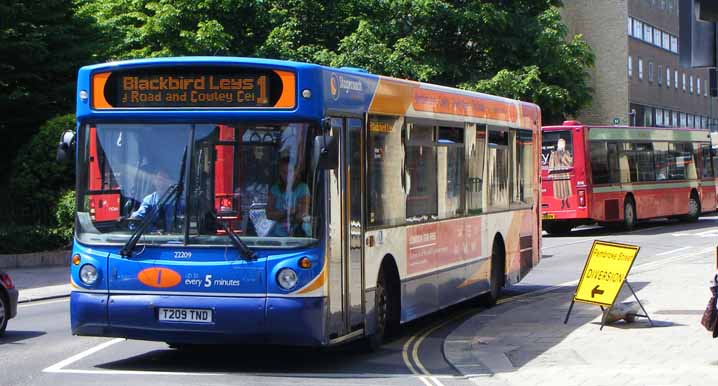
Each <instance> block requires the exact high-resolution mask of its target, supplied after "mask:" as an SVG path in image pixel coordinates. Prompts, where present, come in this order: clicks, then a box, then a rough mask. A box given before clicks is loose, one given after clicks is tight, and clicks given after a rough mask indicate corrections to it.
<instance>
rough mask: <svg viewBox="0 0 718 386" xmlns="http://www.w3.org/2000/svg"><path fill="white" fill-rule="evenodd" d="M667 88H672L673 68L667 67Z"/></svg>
mask: <svg viewBox="0 0 718 386" xmlns="http://www.w3.org/2000/svg"><path fill="white" fill-rule="evenodd" d="M666 87H668V88H670V87H671V68H670V67H668V66H666Z"/></svg>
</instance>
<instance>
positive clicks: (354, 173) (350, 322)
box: [328, 118, 364, 339]
mask: <svg viewBox="0 0 718 386" xmlns="http://www.w3.org/2000/svg"><path fill="white" fill-rule="evenodd" d="M331 125H332V131H333V132H334V133H335V135H336V133H339V139H340V141H339V143H340V151H339V170H338V179H336V180H335V182H336V183H334V184H330V185H332V187H331V188H330V190H331V192H330V207H331V209H330V212H333V213H332V214H331V216H330V217H329V221H330V224H329V228H330V236H329V237H330V240H329V241H328V242H329V243H330V248H329V250H330V251H331V252H330V256H328V258H329V259H330V266H329V298H330V300H329V303H330V314H331V315H330V321H329V333H330V338H331V339H334V338H338V337H341V336H344V335H347V334H350V333H352V332H354V331H359V330H361V329H362V328H363V326H364V310H363V304H364V302H363V295H364V284H363V283H364V268H363V267H364V264H363V263H364V248H363V246H364V243H363V240H364V225H363V224H364V218H363V213H364V208H363V202H364V197H363V194H364V192H363V188H362V187H363V185H364V184H363V183H364V180H363V177H362V176H363V164H364V159H363V155H364V150H363V146H364V130H363V129H364V125H363V120H361V119H357V118H332V119H331ZM334 209H336V210H338V211H339V213H336V211H335V210H334ZM331 229H339V232H332V231H331ZM332 237H334V238H336V237H338V238H339V240H336V239H335V240H331V239H332ZM332 244H334V246H332Z"/></svg>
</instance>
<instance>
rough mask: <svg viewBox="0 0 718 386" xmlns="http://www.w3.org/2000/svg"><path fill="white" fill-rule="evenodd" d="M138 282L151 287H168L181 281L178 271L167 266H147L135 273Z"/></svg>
mask: <svg viewBox="0 0 718 386" xmlns="http://www.w3.org/2000/svg"><path fill="white" fill-rule="evenodd" d="M137 280H139V281H140V283H142V284H144V285H146V286H148V287H153V288H170V287H174V286H176V285H177V284H179V283H180V282H181V281H182V277H180V275H179V273H177V272H175V271H173V270H171V269H169V268H157V267H153V268H147V269H143V270H142V271H140V272H139V273H138V274H137Z"/></svg>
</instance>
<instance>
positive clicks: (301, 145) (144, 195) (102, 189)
mask: <svg viewBox="0 0 718 386" xmlns="http://www.w3.org/2000/svg"><path fill="white" fill-rule="evenodd" d="M309 132H310V126H309V125H308V124H304V123H292V124H277V125H254V124H252V125H247V124H195V125H191V124H188V125H97V127H90V128H88V130H87V138H86V140H85V143H86V144H87V146H86V147H85V148H86V151H85V157H84V158H85V160H86V163H85V165H84V166H83V167H81V168H80V169H81V170H83V171H86V173H83V175H82V176H81V180H84V182H82V183H81V186H87V189H86V190H84V189H83V191H82V192H80V193H81V195H82V201H81V202H84V209H82V208H81V209H82V210H80V211H78V220H79V221H78V223H79V227H78V238H79V239H80V240H81V241H86V242H93V241H94V242H100V243H113V242H123V241H124V240H126V239H127V238H128V237H129V235H130V234H131V233H132V231H133V229H134V227H136V225H135V224H136V223H137V222H138V221H139V220H141V219H143V218H145V216H147V215H149V214H150V213H152V205H153V204H156V203H157V201H158V198H159V197H160V196H161V195H162V194H163V192H165V191H166V190H167V188H168V187H169V186H171V185H173V184H180V185H181V192H180V193H179V194H178V195H177V197H176V198H175V199H172V200H170V201H169V202H168V203H167V204H165V205H163V208H159V210H158V211H157V214H156V215H155V217H156V219H155V220H154V223H153V225H152V226H151V227H150V228H149V231H148V232H147V233H146V235H144V236H143V239H142V240H140V243H144V244H147V243H158V244H166V243H187V244H203V245H228V244H230V238H228V237H227V232H233V233H235V234H236V235H237V236H239V237H241V238H242V240H244V241H245V242H246V243H247V244H248V245H249V246H253V245H266V246H296V245H301V244H304V243H307V242H311V241H313V240H315V239H316V237H317V236H316V233H317V230H318V229H319V227H318V221H317V218H318V213H317V208H318V205H316V204H315V202H316V201H317V200H318V193H317V192H319V189H318V184H317V183H315V182H318V181H319V179H318V178H316V176H315V173H314V170H315V168H314V166H313V165H310V164H309V162H308V161H307V160H309V159H310V157H309V155H310V154H312V152H311V149H310V148H309V147H310V146H311V144H312V143H313V141H311V140H308V138H307V137H308V136H309ZM190 138H191V139H190ZM83 177H84V179H83Z"/></svg>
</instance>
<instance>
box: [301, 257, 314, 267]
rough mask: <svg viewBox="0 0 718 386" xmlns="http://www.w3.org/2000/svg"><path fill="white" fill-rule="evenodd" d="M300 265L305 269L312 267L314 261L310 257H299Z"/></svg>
mask: <svg viewBox="0 0 718 386" xmlns="http://www.w3.org/2000/svg"><path fill="white" fill-rule="evenodd" d="M299 266H300V267H302V268H304V269H309V268H312V261H311V260H309V258H308V257H306V256H304V257H302V258H301V259H299Z"/></svg>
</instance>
